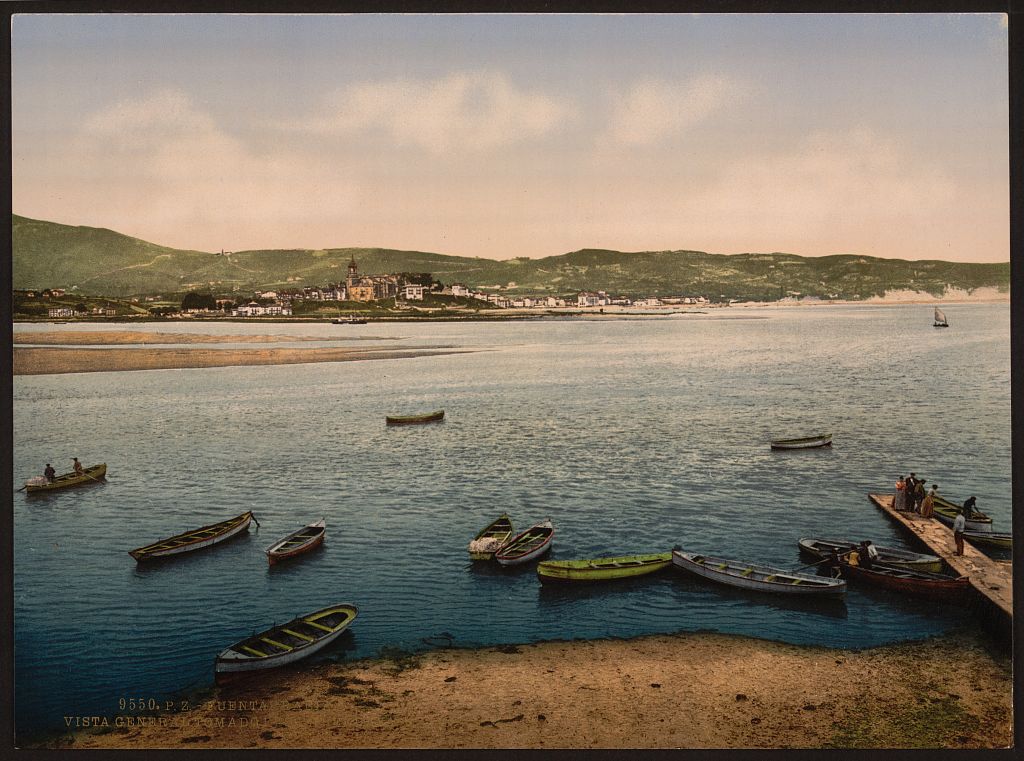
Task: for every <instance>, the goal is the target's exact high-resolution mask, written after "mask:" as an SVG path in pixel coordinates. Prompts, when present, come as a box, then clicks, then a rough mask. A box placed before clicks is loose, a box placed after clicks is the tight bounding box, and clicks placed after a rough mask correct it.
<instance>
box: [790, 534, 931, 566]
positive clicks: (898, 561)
mask: <svg viewBox="0 0 1024 761" xmlns="http://www.w3.org/2000/svg"><path fill="white" fill-rule="evenodd" d="M859 544H860V542H852V541H850V540H849V539H801V540H800V541H799V542H797V546H799V547H800V551H801V552H803V553H805V554H807V555H810V556H811V557H813V558H818V559H819V560H824V559H827V558H828V556H829V553H830V552H831V551H832V550H835V551H836V552H837V553H839V554H842V553H844V552H849V551H850V550H852V549H854V548H855V547H857V546H858V545H859ZM874 547H875V549H876V550H878V560H877V561H876V562H878V563H885V564H886V565H891V566H898V567H900V568H909V569H910V570H911V571H928V572H931V573H938V572H939V571H941V570H942V558H940V557H936V556H935V555H923V554H921V553H919V552H911V551H910V550H900V549H896V548H894V547H879V546H878V545H877V544H876V545H874Z"/></svg>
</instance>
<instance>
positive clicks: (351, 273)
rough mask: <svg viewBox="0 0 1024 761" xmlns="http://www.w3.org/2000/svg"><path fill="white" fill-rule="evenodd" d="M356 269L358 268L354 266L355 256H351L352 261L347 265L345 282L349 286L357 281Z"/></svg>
mask: <svg viewBox="0 0 1024 761" xmlns="http://www.w3.org/2000/svg"><path fill="white" fill-rule="evenodd" d="M358 269H359V268H358V267H357V266H356V255H355V254H352V261H350V262H349V263H348V278H347V281H348V284H349V285H354V284H355V282H356V281H357V280H358V279H359V274H358Z"/></svg>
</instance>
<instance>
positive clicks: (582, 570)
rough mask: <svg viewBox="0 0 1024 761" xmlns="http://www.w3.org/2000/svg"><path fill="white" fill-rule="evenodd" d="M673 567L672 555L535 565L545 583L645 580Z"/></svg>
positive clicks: (551, 561) (566, 561) (636, 556)
mask: <svg viewBox="0 0 1024 761" xmlns="http://www.w3.org/2000/svg"><path fill="white" fill-rule="evenodd" d="M670 565H672V553H671V552H659V553H656V554H652V555H624V556H623V557H618V558H597V559H595V560H545V561H544V562H542V563H539V564H538V565H537V576H538V577H540V580H541V581H542V582H543V583H545V584H548V583H551V582H556V583H558V582H574V581H608V580H610V579H628V578H632V577H634V576H645V575H647V574H649V573H654V572H655V571H660V570H661V569H663V568H668V567H669V566H670Z"/></svg>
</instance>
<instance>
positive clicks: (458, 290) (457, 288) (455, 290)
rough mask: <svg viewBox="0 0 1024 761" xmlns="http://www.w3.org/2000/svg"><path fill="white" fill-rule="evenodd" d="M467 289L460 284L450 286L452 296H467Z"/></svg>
mask: <svg viewBox="0 0 1024 761" xmlns="http://www.w3.org/2000/svg"><path fill="white" fill-rule="evenodd" d="M468 295H469V288H467V287H466V286H464V285H463V284H462V283H453V284H452V296H468Z"/></svg>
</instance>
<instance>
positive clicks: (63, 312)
mask: <svg viewBox="0 0 1024 761" xmlns="http://www.w3.org/2000/svg"><path fill="white" fill-rule="evenodd" d="M74 316H75V310H74V309H72V308H71V307H55V308H53V309H51V310H50V317H74Z"/></svg>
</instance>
